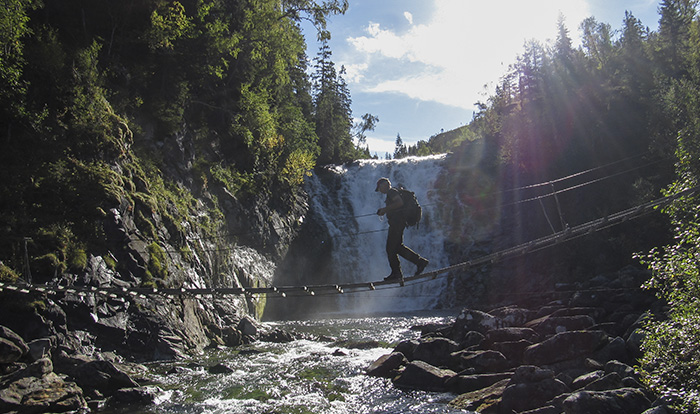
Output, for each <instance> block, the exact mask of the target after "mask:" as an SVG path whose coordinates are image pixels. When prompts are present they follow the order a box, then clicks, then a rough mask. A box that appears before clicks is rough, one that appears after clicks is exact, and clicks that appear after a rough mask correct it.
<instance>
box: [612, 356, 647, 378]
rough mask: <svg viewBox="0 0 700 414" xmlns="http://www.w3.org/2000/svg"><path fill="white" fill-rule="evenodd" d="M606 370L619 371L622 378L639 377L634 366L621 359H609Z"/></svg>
mask: <svg viewBox="0 0 700 414" xmlns="http://www.w3.org/2000/svg"><path fill="white" fill-rule="evenodd" d="M605 372H607V373H611V372H617V373H618V374H620V377H621V378H627V377H631V378H634V379H638V378H639V375H638V374H637V372H636V371H635V370H634V368H632V367H631V366H629V365H627V364H624V363H622V362H620V361H616V360H611V361H608V362H607V363H606V364H605Z"/></svg>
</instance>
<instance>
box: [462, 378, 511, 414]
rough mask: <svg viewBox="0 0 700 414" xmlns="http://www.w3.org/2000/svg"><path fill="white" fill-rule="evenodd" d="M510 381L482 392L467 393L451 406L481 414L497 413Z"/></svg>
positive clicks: (484, 389)
mask: <svg viewBox="0 0 700 414" xmlns="http://www.w3.org/2000/svg"><path fill="white" fill-rule="evenodd" d="M509 382H510V380H508V379H504V380H501V381H498V382H497V383H495V384H493V385H491V386H490V387H486V388H482V389H480V390H476V391H472V392H466V393H464V394H462V395H460V396H458V397H457V398H455V399H454V400H452V401H450V405H451V406H453V407H455V408H459V409H462V410H467V411H476V412H479V413H497V412H498V405H499V404H500V402H501V396H502V395H503V391H504V390H505V389H506V387H507V386H508V383H509Z"/></svg>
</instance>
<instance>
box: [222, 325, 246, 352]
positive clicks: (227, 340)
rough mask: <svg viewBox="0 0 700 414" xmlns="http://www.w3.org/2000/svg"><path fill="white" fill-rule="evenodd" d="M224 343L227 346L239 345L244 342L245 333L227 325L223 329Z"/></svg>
mask: <svg viewBox="0 0 700 414" xmlns="http://www.w3.org/2000/svg"><path fill="white" fill-rule="evenodd" d="M221 335H222V336H223V338H222V339H223V343H224V345H226V346H230V347H237V346H239V345H242V344H243V334H242V333H241V331H239V330H238V329H236V328H234V327H231V326H227V327H225V328H224V329H222V330H221Z"/></svg>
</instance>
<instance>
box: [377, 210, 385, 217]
mask: <svg viewBox="0 0 700 414" xmlns="http://www.w3.org/2000/svg"><path fill="white" fill-rule="evenodd" d="M384 214H386V208H380V209H379V210H377V215H378V216H383V215H384Z"/></svg>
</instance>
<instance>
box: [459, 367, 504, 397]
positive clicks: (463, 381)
mask: <svg viewBox="0 0 700 414" xmlns="http://www.w3.org/2000/svg"><path fill="white" fill-rule="evenodd" d="M512 376H513V373H512V372H502V373H497V374H473V375H460V374H457V375H455V376H454V377H452V378H450V379H449V380H448V381H447V383H446V385H447V387H448V388H449V390H450V391H452V392H454V393H457V394H464V393H467V392H472V391H476V390H480V389H483V388H487V387H490V386H491V385H493V384H495V383H497V382H499V381H502V380H504V379H510V378H511V377H512Z"/></svg>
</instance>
